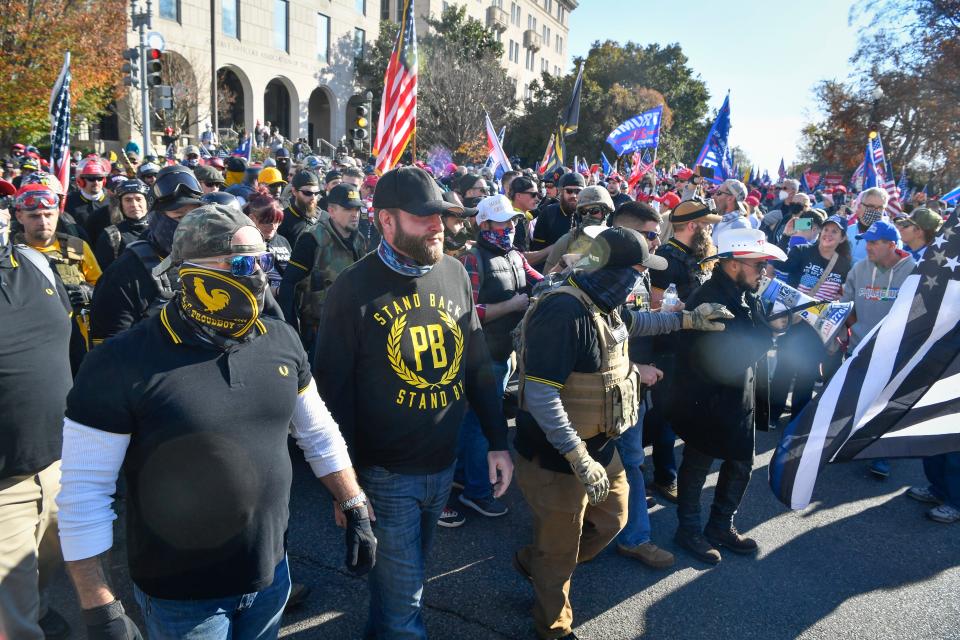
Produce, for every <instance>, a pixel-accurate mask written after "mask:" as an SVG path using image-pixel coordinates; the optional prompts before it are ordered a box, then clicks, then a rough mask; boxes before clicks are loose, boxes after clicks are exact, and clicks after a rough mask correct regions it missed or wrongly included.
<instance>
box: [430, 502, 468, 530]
mask: <svg viewBox="0 0 960 640" xmlns="http://www.w3.org/2000/svg"><path fill="white" fill-rule="evenodd" d="M466 521H467V517H466V516H465V515H463V514H462V513H460V512H459V511H457V510H456V509H454V508H453V507H449V506H447V507H444V508H443V511H442V512H441V513H440V519H439V520H437V524H438V525H440V526H441V527H446V528H447V529H456V528H457V527H460V526H463V523H464V522H466Z"/></svg>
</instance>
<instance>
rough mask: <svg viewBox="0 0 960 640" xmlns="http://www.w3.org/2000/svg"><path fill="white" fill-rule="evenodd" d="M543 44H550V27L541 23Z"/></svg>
mask: <svg viewBox="0 0 960 640" xmlns="http://www.w3.org/2000/svg"><path fill="white" fill-rule="evenodd" d="M543 46H545V47H549V46H550V27H548V26H547V25H543Z"/></svg>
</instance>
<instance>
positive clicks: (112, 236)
mask: <svg viewBox="0 0 960 640" xmlns="http://www.w3.org/2000/svg"><path fill="white" fill-rule="evenodd" d="M103 232H104V233H105V234H107V242H109V243H110V248H112V249H113V259H114V260H116V259H117V256H119V255H120V244H121V243H122V242H123V237H122V236H121V235H120V229H118V228H117V225H115V224H112V225H110V226H109V227H107V228H106V229H104V230H103Z"/></svg>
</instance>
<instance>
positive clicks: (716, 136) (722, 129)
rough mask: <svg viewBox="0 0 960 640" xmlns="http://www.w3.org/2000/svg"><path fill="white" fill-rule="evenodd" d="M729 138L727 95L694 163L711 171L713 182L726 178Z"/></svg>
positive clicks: (728, 96) (728, 102)
mask: <svg viewBox="0 0 960 640" xmlns="http://www.w3.org/2000/svg"><path fill="white" fill-rule="evenodd" d="M729 136H730V94H727V97H726V98H724V99H723V106H721V107H720V112H719V113H717V119H716V120H714V121H713V126H712V127H710V133H708V134H707V139H706V141H705V142H704V143H703V148H702V149H700V154H699V155H697V161H696V163H695V164H698V165H700V166H702V167H709V168H711V169H713V182H721V181H723V180H726V178H727V172H726V170H725V169H724V165H725V164H726V163H727V158H728V148H727V147H728V145H727V140H728V138H729ZM731 169H732V168H731Z"/></svg>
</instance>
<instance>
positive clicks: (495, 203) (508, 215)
mask: <svg viewBox="0 0 960 640" xmlns="http://www.w3.org/2000/svg"><path fill="white" fill-rule="evenodd" d="M519 215H521V214H520V213H517V212H516V211H514V209H513V203H511V202H510V199H509V198H508V197H507V196H504V195H495V196H487V197H486V198H484V199H483V200H481V201H480V204H478V205H477V224H480V223H481V222H486V221H487V220H490V221H492V222H506V221H507V220H512V219H513V218H516V217H517V216H519Z"/></svg>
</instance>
